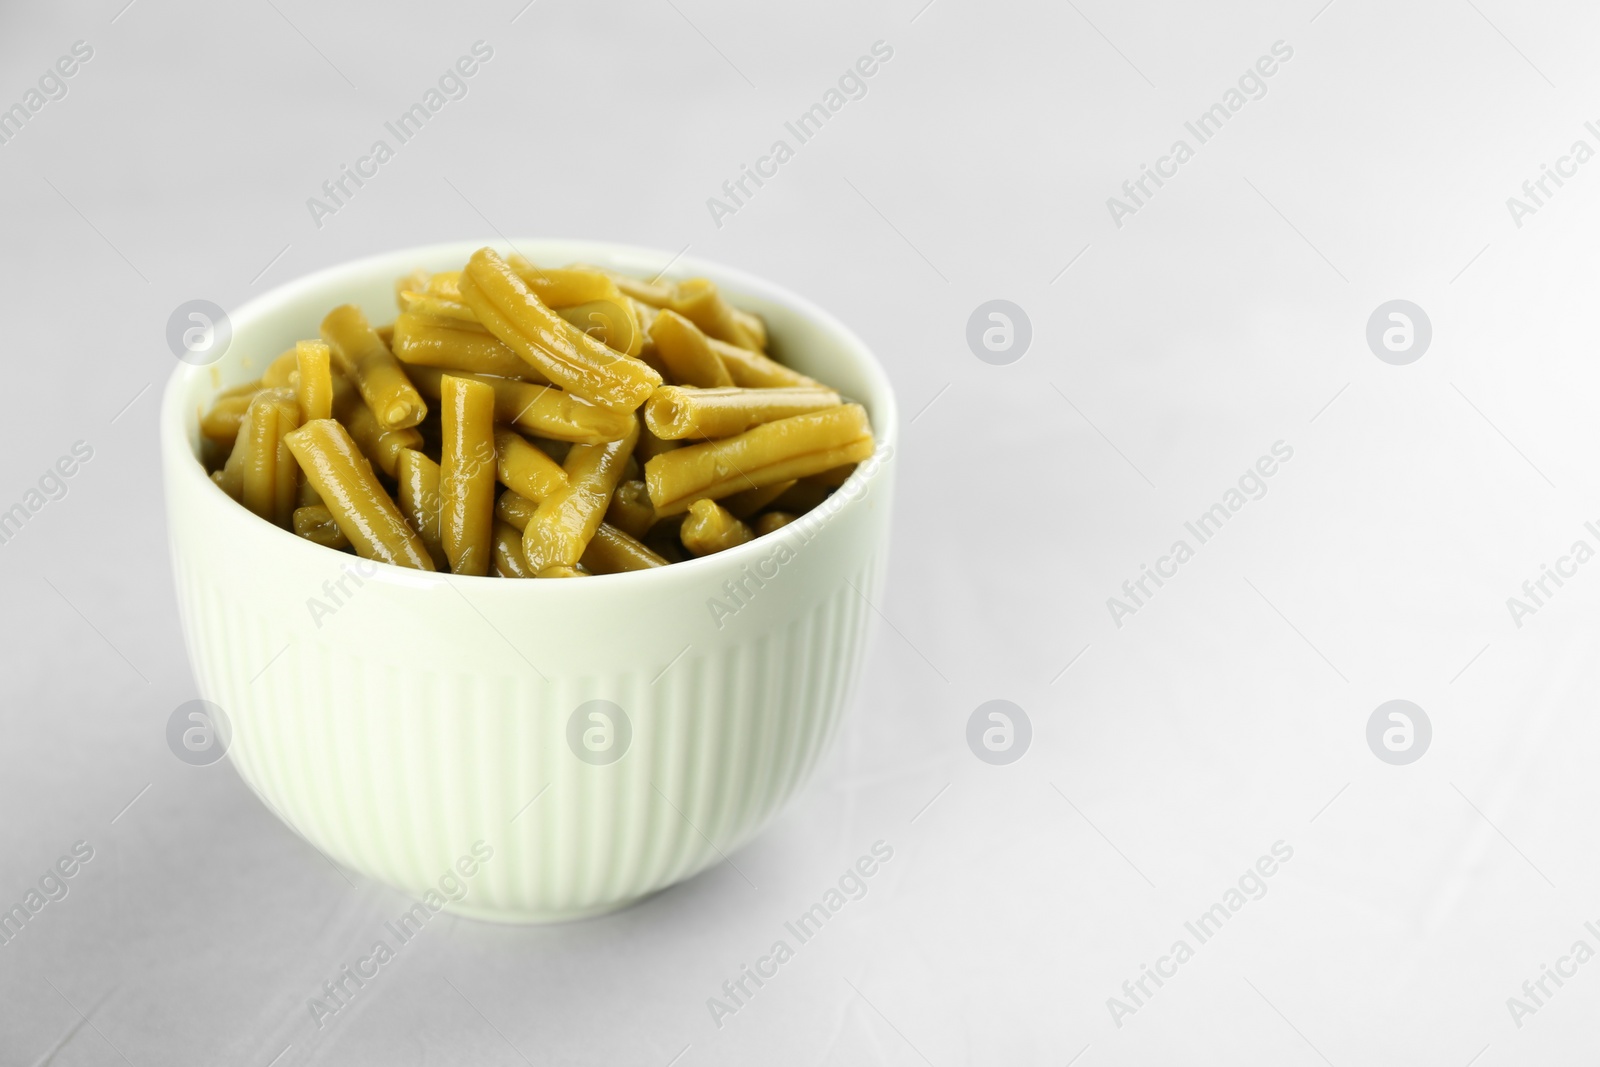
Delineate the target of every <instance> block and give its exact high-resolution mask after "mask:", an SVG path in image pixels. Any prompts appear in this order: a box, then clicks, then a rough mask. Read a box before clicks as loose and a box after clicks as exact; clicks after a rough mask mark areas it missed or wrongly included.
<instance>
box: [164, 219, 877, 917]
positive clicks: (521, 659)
mask: <svg viewBox="0 0 1600 1067" xmlns="http://www.w3.org/2000/svg"><path fill="white" fill-rule="evenodd" d="M528 246H532V247H531V248H530V249H529V250H530V254H532V255H534V256H535V257H539V256H540V252H539V251H538V249H539V247H540V242H519V247H528ZM463 249H465V251H463ZM470 250H471V246H458V247H449V248H435V249H421V250H412V251H410V252H407V253H400V254H398V255H395V256H387V257H381V258H379V259H374V260H368V261H363V262H362V263H359V264H353V265H351V266H350V267H348V268H340V269H338V270H336V271H334V272H325V273H324V275H319V276H314V277H313V278H311V279H307V280H305V281H303V282H301V283H296V284H295V285H292V286H290V287H287V289H286V290H284V291H282V292H280V293H279V294H273V295H269V296H268V297H265V298H263V299H262V301H258V302H257V304H256V305H251V306H250V307H247V308H245V309H242V310H241V311H240V312H239V313H237V314H236V315H235V316H234V323H233V328H234V331H235V337H236V338H237V340H236V341H235V344H234V346H233V348H232V349H230V351H229V353H228V354H227V356H226V357H225V360H224V363H223V364H222V365H221V369H222V371H223V373H221V374H220V375H218V376H216V377H209V378H208V377H207V375H206V374H205V372H204V371H202V370H199V369H189V368H185V369H181V370H180V371H179V373H178V375H176V376H175V377H174V380H173V383H172V384H171V385H169V387H168V390H167V397H166V402H165V407H164V410H163V428H162V443H163V464H164V468H165V471H164V473H165V481H166V489H167V503H168V519H169V524H170V537H171V545H172V555H173V567H174V572H175V575H176V585H177V591H178V602H179V608H180V614H181V617H182V621H183V628H184V633H185V639H186V642H187V645H188V650H189V655H190V659H191V662H192V664H193V666H194V670H195V674H196V679H197V682H198V685H199V688H200V692H201V695H202V696H203V697H204V698H205V699H207V700H209V701H211V702H212V703H214V704H216V705H217V706H218V707H220V708H221V709H222V710H223V711H224V712H225V714H226V716H227V720H228V724H229V727H230V730H231V738H230V741H229V748H228V757H229V758H230V759H231V760H232V761H233V764H234V766H235V767H236V768H237V769H238V772H239V774H240V775H241V776H242V777H243V779H244V780H245V782H246V783H248V784H249V786H250V788H251V789H252V790H254V792H255V793H256V794H257V795H258V796H259V797H260V798H261V800H262V801H263V802H264V803H265V804H266V805H267V806H268V807H269V808H270V809H271V810H272V811H274V812H275V813H276V814H277V815H278V816H279V818H281V819H282V820H283V821H284V822H285V823H287V824H288V825H289V826H290V827H292V828H293V829H294V830H295V831H296V832H297V833H299V834H300V835H302V836H303V837H304V838H305V839H306V840H308V841H309V842H311V843H312V844H313V845H314V846H316V847H317V848H318V849H320V850H322V851H323V852H324V853H325V854H326V855H327V856H329V857H331V858H332V859H333V860H335V861H337V862H338V863H340V864H343V865H345V866H347V867H349V868H351V869H353V870H355V871H359V872H361V873H363V874H366V875H369V876H371V877H373V878H376V879H379V880H382V881H384V882H386V883H389V884H391V885H393V886H396V887H398V888H401V889H403V890H406V891H408V892H410V893H413V894H415V895H418V896H422V895H423V894H426V893H428V892H429V891H430V890H438V889H439V887H440V885H441V879H446V880H447V881H446V883H445V884H447V885H449V886H451V887H452V888H458V884H459V885H464V887H465V888H464V895H462V896H460V899H452V900H449V901H447V902H446V903H445V905H444V906H445V907H446V908H448V909H449V910H452V911H455V912H458V913H461V914H465V915H470V916H475V917H480V918H489V919H496V920H502V921H514V922H515V921H521V922H533V921H548V920H553V919H562V918H573V917H579V916H583V915H590V914H596V913H599V912H602V911H606V910H610V909H612V908H616V907H620V906H623V905H625V904H627V903H629V902H631V901H634V900H637V899H638V898H640V897H642V896H644V895H646V894H648V893H651V892H653V891H655V890H658V889H661V888H663V887H665V886H668V885H671V884H673V883H675V882H678V881H681V880H683V879H685V878H688V877H690V876H692V875H694V874H696V873H697V872H699V871H701V870H704V869H706V868H708V867H710V866H711V865H713V864H716V863H720V862H723V861H724V860H726V859H727V857H728V855H729V854H730V853H732V852H733V851H734V850H735V849H737V848H738V847H739V846H740V845H741V844H742V843H744V842H745V841H747V840H749V839H750V837H752V836H753V835H754V834H756V833H757V832H758V831H759V830H760V829H761V827H762V826H764V825H765V824H766V823H767V822H768V821H769V820H770V819H771V818H772V817H773V816H774V815H775V814H776V813H777V811H778V810H779V809H780V808H781V807H782V806H783V804H784V802H785V801H787V800H788V799H789V798H790V797H791V796H793V795H794V793H795V792H796V791H797V790H798V789H799V788H800V787H801V786H802V785H803V784H804V783H805V781H806V780H807V778H808V777H809V776H810V775H811V773H812V772H813V771H814V770H815V768H816V766H817V763H818V761H819V759H820V757H821V755H822V754H823V752H824V751H825V750H826V748H827V746H828V744H829V742H830V740H831V739H832V737H833V736H834V734H835V733H836V731H837V729H838V726H839V722H840V719H841V716H842V714H843V713H844V710H845V708H846V707H847V705H848V703H849V698H850V693H851V691H852V689H853V687H854V682H855V679H856V677H857V675H858V673H859V669H860V666H861V660H862V656H863V650H864V645H865V642H866V635H867V631H868V620H869V615H870V613H871V610H872V609H871V607H870V602H873V601H875V600H876V598H877V596H878V592H879V589H880V585H881V579H882V568H881V561H882V559H883V555H884V552H885V550H886V546H887V542H888V533H889V502H890V500H891V497H892V488H893V466H894V464H893V447H892V435H893V431H894V422H893V420H894V411H893V400H892V397H891V396H890V394H889V392H888V386H887V383H886V381H884V380H882V375H881V371H879V370H878V369H877V367H876V364H875V363H874V362H872V360H871V356H870V355H869V354H867V353H866V351H865V349H864V348H862V347H861V346H860V342H859V341H856V340H855V339H854V337H853V336H852V335H850V334H849V333H848V332H847V331H845V330H844V329H843V328H842V327H840V326H838V324H837V323H834V322H833V321H832V320H831V319H828V318H827V317H826V316H824V315H822V314H821V313H820V312H817V311H816V310H815V309H812V308H810V307H809V306H808V305H804V304H803V302H801V301H799V300H798V298H792V297H787V296H786V294H782V293H781V291H778V290H775V289H773V288H772V287H770V286H765V285H764V284H763V283H757V282H755V281H754V280H752V279H747V278H743V277H742V276H738V275H734V274H733V272H726V271H722V272H720V273H721V274H723V275H724V276H723V277H719V276H718V275H719V269H718V268H715V267H713V266H711V265H708V264H691V265H690V269H692V270H693V271H694V272H695V273H704V274H707V275H709V276H711V277H712V278H713V279H714V280H716V281H718V283H719V285H722V286H723V287H724V288H725V289H726V290H727V291H730V292H733V293H741V292H742V295H743V296H744V297H745V298H746V300H747V301H749V302H753V303H754V304H755V306H757V307H759V308H760V309H761V310H762V311H763V312H764V313H765V314H766V316H767V318H768V320H769V322H771V323H772V326H773V329H774V333H775V336H779V337H785V338H791V339H792V341H791V344H792V346H793V349H794V351H795V352H796V353H797V355H798V354H799V353H801V352H810V351H812V350H816V351H818V352H820V353H821V355H820V356H819V357H817V359H816V361H814V362H813V363H811V364H807V363H806V362H804V361H803V360H801V359H796V360H795V362H797V363H798V364H799V365H800V367H801V369H802V370H807V371H808V372H810V373H813V374H816V375H818V376H820V377H823V378H825V379H826V380H829V381H832V382H840V383H841V384H842V385H844V386H846V387H847V389H848V391H849V392H851V395H854V396H857V397H860V398H862V399H863V401H864V402H866V403H867V404H868V407H869V411H870V412H871V414H872V416H873V422H874V427H875V430H876V432H877V434H878V438H879V444H880V448H879V454H878V455H877V456H875V457H874V458H873V459H872V460H870V461H868V463H866V464H863V465H862V468H860V469H858V471H857V473H856V474H855V475H853V476H852V478H851V480H850V481H849V482H847V483H846V485H845V486H844V487H842V488H841V489H840V490H839V491H837V493H836V494H835V497H833V498H830V500H829V502H828V503H827V504H826V505H824V507H823V508H822V509H819V511H818V512H817V513H814V514H813V515H811V516H807V517H806V518H805V519H803V520H802V521H801V522H797V523H795V524H793V525H792V526H791V527H787V528H785V529H784V530H780V531H778V532H777V533H775V534H772V535H769V536H768V537H765V538H759V539H757V540H756V541H753V542H751V543H749V544H747V545H745V546H741V548H739V549H734V550H730V551H728V552H724V553H720V554H718V555H716V556H711V557H707V558H705V559H701V560H694V561H690V562H688V563H684V564H678V565H674V566H672V567H668V568H661V569H658V570H655V571H650V572H642V573H634V574H624V575H609V576H602V577H598V578H586V579H578V580H566V581H536V582H528V581H510V580H501V579H484V578H460V577H452V576H447V575H428V574H421V573H418V572H414V571H405V570H401V569H399V568H394V567H389V566H385V565H378V564H370V563H364V562H362V561H357V560H355V559H354V557H351V556H348V555H344V554H340V553H334V552H330V551H328V550H326V549H323V548H320V547H318V546H315V545H312V544H310V543H309V542H306V541H303V540H301V539H299V538H296V537H294V536H293V535H292V534H289V533H287V532H285V531H282V530H279V529H277V528H276V527H273V526H271V525H269V524H267V523H263V522H261V521H260V520H258V519H256V518H255V517H254V516H251V515H250V514H248V513H247V512H245V511H244V509H242V508H240V507H239V506H238V505H237V504H236V503H234V502H233V501H231V500H229V499H227V498H226V497H225V496H223V495H222V493H221V492H220V490H217V489H216V487H215V486H213V485H212V484H211V483H210V481H209V480H208V479H207V478H206V477H205V475H204V472H203V471H202V470H201V469H200V467H199V464H198V463H197V462H196V459H195V451H194V449H195V443H196V432H197V431H196V429H195V423H196V416H197V412H198V411H199V410H200V409H201V408H202V407H204V406H205V404H206V403H207V402H208V400H209V397H210V396H211V395H213V394H214V393H215V391H216V390H217V389H218V388H220V387H226V386H227V385H230V384H233V383H234V382H236V381H242V380H247V379H248V378H249V377H251V376H253V374H258V373H259V370H260V366H261V365H262V364H264V362H265V360H267V359H270V358H271V356H272V355H275V354H276V353H277V352H279V351H281V350H282V349H283V348H285V347H287V345H288V344H289V343H292V341H293V340H294V338H295V337H296V336H299V335H303V334H304V333H306V332H307V331H308V329H309V328H310V326H311V324H314V323H315V322H317V321H319V319H320V315H321V313H323V312H325V311H326V310H327V309H329V308H331V307H332V306H334V305H335V304H337V303H342V302H346V301H351V302H356V303H361V304H364V305H365V304H367V303H371V304H373V305H374V306H373V307H372V308H371V309H370V310H369V314H372V315H374V316H376V315H378V314H382V313H383V312H382V311H381V310H380V309H381V308H382V306H383V302H386V301H387V300H389V299H391V298H390V297H389V285H390V282H391V280H392V278H393V277H395V276H396V275H398V274H400V273H404V272H405V271H406V270H409V269H410V267H411V266H415V265H417V264H419V263H420V264H422V265H424V266H430V267H442V266H444V265H448V264H450V263H452V262H455V263H459V262H461V261H464V259H465V258H466V253H470ZM547 254H548V255H549V256H550V258H551V260H552V261H555V262H566V261H572V260H585V261H590V262H596V261H598V262H602V263H612V264H615V265H617V266H619V267H623V268H630V267H632V268H634V269H637V261H638V260H639V259H640V258H644V259H646V260H650V259H653V258H655V257H657V256H659V259H660V261H661V262H665V261H666V259H667V258H669V257H667V256H664V255H660V254H657V253H642V252H634V251H631V250H623V251H621V252H618V251H616V250H614V249H610V248H608V247H606V246H592V245H584V246H573V245H571V244H570V243H563V244H561V245H559V246H556V247H555V248H554V249H552V250H551V251H549V252H548V253H547ZM558 257H559V258H558ZM247 339H253V340H254V343H253V344H249V345H247ZM830 360H831V361H832V362H830ZM593 700H605V701H610V702H612V703H613V704H614V705H615V706H616V707H617V708H620V709H621V711H622V714H623V716H625V718H626V721H627V723H628V725H629V726H630V727H631V738H630V739H629V740H628V741H627V743H626V746H625V747H624V746H623V745H621V744H618V745H617V750H620V751H623V755H622V756H621V758H619V759H616V760H615V762H610V763H605V764H597V763H594V762H590V761H588V760H586V759H584V758H582V757H581V755H580V753H579V752H578V748H577V747H575V745H574V744H573V742H572V741H571V740H570V737H571V732H570V731H571V722H570V720H571V719H572V718H573V716H574V712H575V711H577V709H579V708H580V706H581V705H584V704H585V702H588V701H593ZM619 736H620V735H619ZM486 853H487V854H489V855H490V856H492V858H489V859H483V857H484V855H485V854H486ZM469 854H472V855H475V856H476V857H477V858H478V860H480V861H481V862H478V863H475V864H472V865H470V866H474V867H476V868H477V870H476V871H475V873H474V874H473V876H472V877H470V878H466V877H454V878H452V876H451V872H452V871H459V870H462V869H463V868H461V867H459V866H458V864H459V863H460V861H461V860H462V858H463V857H465V856H468V855H469ZM729 862H736V861H729Z"/></svg>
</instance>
